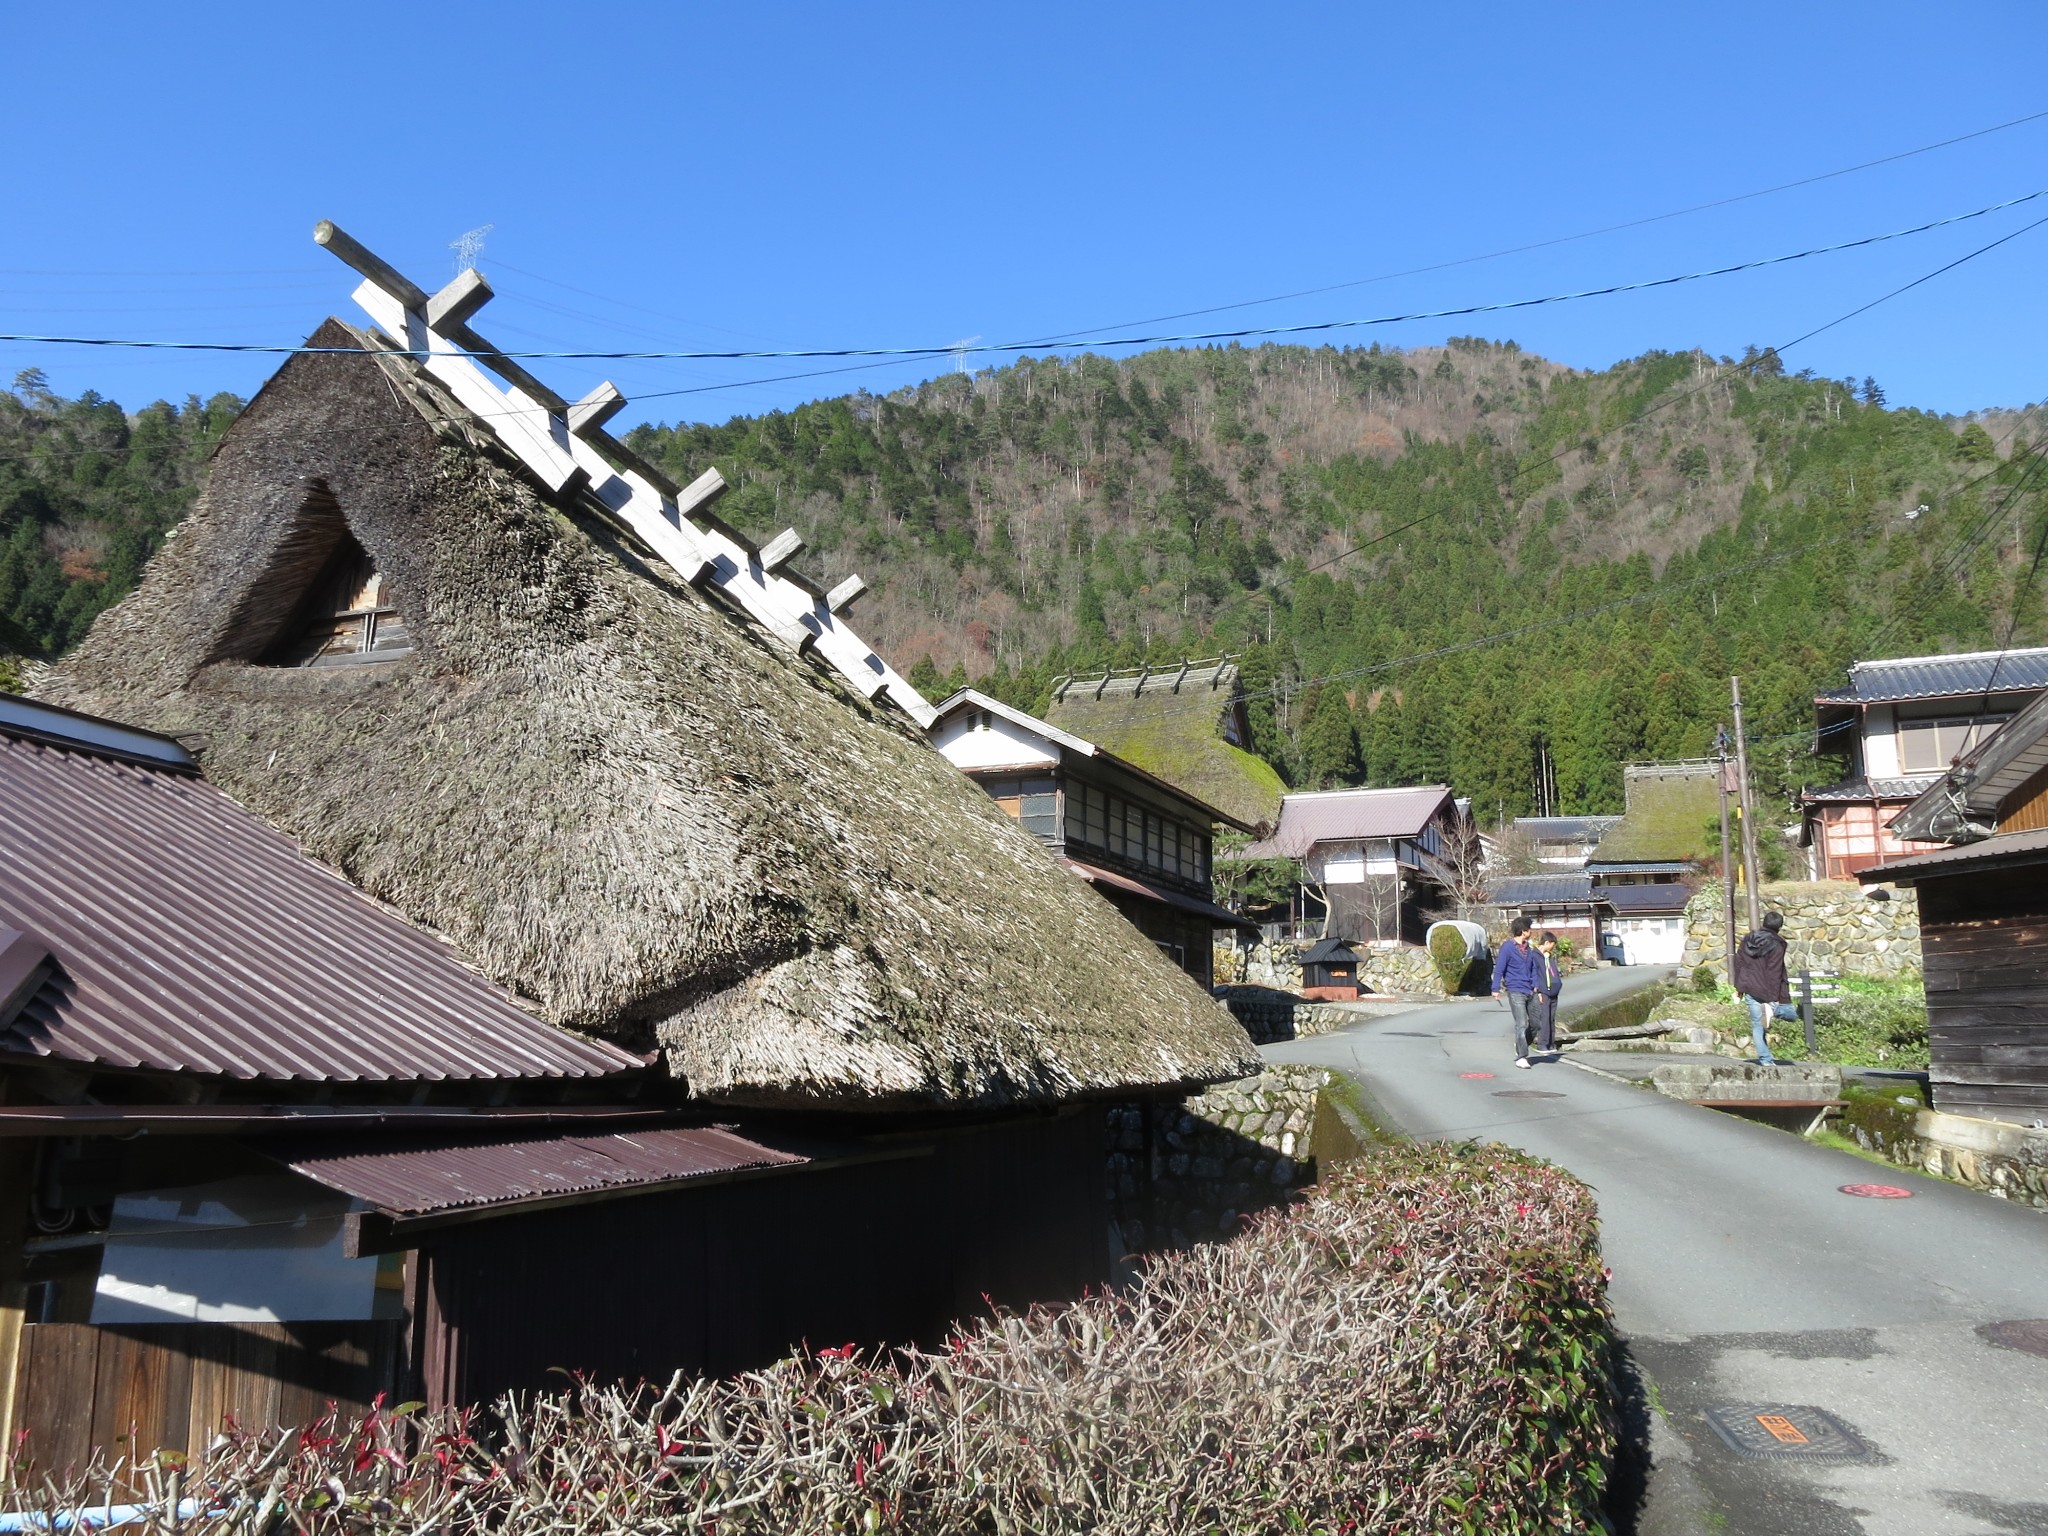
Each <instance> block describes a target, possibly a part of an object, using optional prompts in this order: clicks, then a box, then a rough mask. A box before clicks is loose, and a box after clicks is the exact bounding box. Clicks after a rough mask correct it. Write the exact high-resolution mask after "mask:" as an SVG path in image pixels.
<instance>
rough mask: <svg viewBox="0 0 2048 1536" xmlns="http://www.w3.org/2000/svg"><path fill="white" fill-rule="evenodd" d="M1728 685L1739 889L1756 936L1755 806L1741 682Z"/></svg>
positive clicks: (1760, 912)
mask: <svg viewBox="0 0 2048 1536" xmlns="http://www.w3.org/2000/svg"><path fill="white" fill-rule="evenodd" d="M1728 683H1729V686H1730V688H1731V689H1732V690H1733V692H1734V698H1735V771H1736V773H1737V774H1738V775H1739V777H1738V778H1737V780H1736V783H1735V787H1736V789H1737V791H1738V792H1739V793H1740V794H1741V796H1742V887H1743V892H1744V895H1745V899H1746V902H1747V904H1748V908H1749V931H1750V932H1751V933H1755V932H1756V931H1757V929H1759V928H1761V927H1762V926H1763V923H1764V907H1763V898H1762V895H1761V894H1760V893H1759V892H1758V890H1757V886H1756V881H1757V871H1756V807H1755V806H1754V805H1753V804H1751V802H1750V794H1749V744H1748V742H1747V741H1746V740H1745V739H1744V735H1743V729H1742V679H1741V678H1739V677H1731V678H1729V679H1728ZM1731 962H1732V957H1731Z"/></svg>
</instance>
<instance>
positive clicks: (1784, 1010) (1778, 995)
mask: <svg viewBox="0 0 2048 1536" xmlns="http://www.w3.org/2000/svg"><path fill="white" fill-rule="evenodd" d="M1784 926H1785V918H1784V914H1783V913H1780V912H1766V913H1765V914H1764V925H1763V927H1761V928H1759V929H1758V930H1757V931H1756V932H1755V933H1752V934H1748V935H1746V936H1745V937H1744V938H1743V941H1742V943H1741V944H1740V945H1738V946H1737V948H1736V951H1735V958H1734V960H1733V961H1732V962H1730V964H1729V966H1728V983H1729V985H1730V986H1732V987H1734V988H1735V992H1736V995H1737V996H1739V997H1740V998H1741V999H1742V1001H1743V1005H1744V1006H1745V1007H1747V1008H1748V1009H1749V1036H1750V1039H1751V1040H1752V1041H1753V1042H1754V1043H1755V1045H1756V1059H1757V1062H1758V1064H1759V1065H1761V1066H1766V1067H1775V1066H1776V1065H1777V1064H1778V1058H1777V1057H1775V1056H1773V1055H1772V1054H1771V1042H1770V1040H1769V1038H1768V1037H1767V1035H1766V1033H1765V1031H1766V1029H1767V1028H1768V1026H1769V1022H1770V1020H1772V1019H1774V1018H1776V1019H1796V1018H1798V1017H1799V1010H1798V1009H1797V1008H1794V1007H1793V1006H1792V983H1791V981H1790V979H1789V978H1788V977H1787V976H1786V975H1785V941H1784V939H1783V938H1782V937H1780V935H1779V930H1780V929H1781V928H1783V927H1784Z"/></svg>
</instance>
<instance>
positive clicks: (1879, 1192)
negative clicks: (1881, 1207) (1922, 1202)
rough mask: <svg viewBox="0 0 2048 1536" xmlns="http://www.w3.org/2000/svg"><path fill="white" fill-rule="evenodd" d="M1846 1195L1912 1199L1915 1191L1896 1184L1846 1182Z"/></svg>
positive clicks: (1844, 1191) (1867, 1198)
mask: <svg viewBox="0 0 2048 1536" xmlns="http://www.w3.org/2000/svg"><path fill="white" fill-rule="evenodd" d="M1842 1193H1843V1194H1845V1195H1861V1196H1863V1198H1864V1199H1866V1200H1910V1199H1912V1198H1913V1191H1911V1190H1910V1189H1901V1188H1899V1186H1898V1185H1896V1184H1844V1185H1843V1186H1842Z"/></svg>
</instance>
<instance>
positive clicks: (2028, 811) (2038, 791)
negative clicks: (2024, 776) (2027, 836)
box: [1998, 768, 2048, 832]
mask: <svg viewBox="0 0 2048 1536" xmlns="http://www.w3.org/2000/svg"><path fill="white" fill-rule="evenodd" d="M2043 827H2048V768H2043V769H2042V770H2041V771H2040V772H2039V773H2037V774H2035V775H2034V776H2033V777H2032V778H2031V779H2029V780H2027V782H2026V783H2024V784H2022V785H2021V786H2020V787H2019V788H2018V789H2016V790H2014V791H2013V792H2012V794H2011V795H2009V796H2007V798H2006V802H2005V808H2004V814H2003V815H2001V816H2000V817H1999V818H1998V830H1999V831H2000V832H2038V831H2040V830H2041V829H2042V828H2043Z"/></svg>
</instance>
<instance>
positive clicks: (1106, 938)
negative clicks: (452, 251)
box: [42, 321, 1256, 1107]
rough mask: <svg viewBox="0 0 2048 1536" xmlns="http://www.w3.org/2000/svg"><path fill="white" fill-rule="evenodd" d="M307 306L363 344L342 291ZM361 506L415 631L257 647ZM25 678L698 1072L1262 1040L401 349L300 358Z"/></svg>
mask: <svg viewBox="0 0 2048 1536" xmlns="http://www.w3.org/2000/svg"><path fill="white" fill-rule="evenodd" d="M313 344H314V345H316V346H328V347H342V348H347V347H351V346H359V345H367V343H366V342H365V340H364V338H363V337H362V336H361V335H360V334H359V333H357V332H355V331H353V330H351V329H350V328H349V327H346V326H344V325H342V324H341V323H340V322H339V321H330V322H329V323H328V324H327V325H326V326H325V327H323V328H322V330H321V331H320V332H319V333H318V334H317V335H316V336H315V338H314V340H313ZM344 536H352V537H353V538H354V539H355V540H356V541H357V542H358V543H359V544H360V545H361V546H362V549H363V550H364V551H365V552H366V553H367V555H368V556H369V558H370V559H372V560H374V562H375V565H376V569H377V572H378V574H379V575H380V576H381V578H382V580H383V582H384V588H383V591H384V596H383V599H382V600H383V601H384V602H385V603H387V604H389V605H391V606H393V607H395V608H396V609H397V611H398V613H399V615H401V616H402V618H403V621H404V632H405V633H406V634H407V635H408V636H409V638H410V642H411V644H412V646H413V647H414V649H413V650H412V652H411V654H409V655H404V656H402V657H401V658H400V659H397V660H384V661H378V662H375V663H374V664H368V665H349V666H333V667H312V668H301V667H293V666H280V665H268V664H265V663H266V662H267V661H270V660H272V659H274V658H275V657H277V656H278V655H280V654H282V653H281V652H280V650H279V647H280V646H281V645H282V644H283V643H284V642H286V641H287V640H288V638H289V632H290V631H291V629H292V627H293V626H294V625H295V624H297V623H299V622H300V621H301V617H302V613H303V609H302V606H301V604H302V600H303V598H304V597H305V595H306V593H307V591H308V589H309V587H310V586H312V585H313V584H314V582H315V580H316V576H317V573H318V572H320V571H321V570H323V569H328V568H330V566H329V561H330V557H331V556H332V555H333V554H334V552H335V550H336V549H337V548H340V547H342V546H341V543H340V541H341V540H342V539H343V538H344ZM292 654H299V653H297V652H294V653H292ZM42 692H43V693H44V695H45V696H47V697H50V698H53V699H55V700H57V701H59V702H63V703H68V704H72V705H74V706H77V707H81V708H86V709H91V710H95V711H98V712H100V713H104V714H108V715H112V716H114V717H115V718H117V719H123V720H129V721H133V722H136V723H137V724H142V725H146V726H149V727H151V728H153V729H157V730H161V731H166V732H170V733H176V734H181V735H182V734H185V733H196V735H197V736H198V737H200V738H203V742H204V747H203V751H204V762H205V765H206V769H207V772H208V775H209V777H211V778H212V779H213V780H214V781H215V782H216V783H217V784H219V785H221V786H222V787H223V788H225V789H226V790H228V791H229V792H230V793H231V794H233V795H234V796H236V797H237V798H238V799H240V800H241V801H242V802H243V803H244V804H246V805H248V806H249V807H250V808H251V809H253V810H255V811H257V812H258V813H259V814H261V815H263V816H265V817H267V818H269V819H270V820H272V821H273V822H275V823H276V824H278V825H279V826H281V827H282V828H284V829H285V830H286V831H288V832H289V833H290V834H291V835H292V836H294V837H296V838H298V839H299V840H300V841H301V842H302V843H304V844H305V845H306V847H307V848H308V849H309V851H311V852H313V853H314V854H316V855H317V856H318V857H320V858H323V859H326V860H328V861H329V862H331V863H332V864H334V865H336V866H337V867H339V868H340V869H342V870H343V871H345V872H346V873H347V874H348V875H349V876H350V878H352V879H354V880H355V881H357V882H358V883H359V884H361V885H362V886H363V887H364V888H365V889H366V890H368V891H369V892H370V893H371V894H373V895H375V896H377V897H380V898H382V899H383V900H385V901H388V902H390V903H391V904H393V905H394V906H396V907H397V908H399V909H400V910H401V911H402V912H404V913H406V914H407V915H408V916H410V917H412V918H413V919H414V920H416V921H418V922H421V923H424V924H427V925H430V926H431V927H433V928H435V929H437V930H439V931H440V932H442V933H443V934H445V935H446V936H447V937H448V938H450V939H451V940H452V941H453V942H454V943H455V944H456V945H458V946H459V947H460V948H461V949H462V950H463V951H464V952H466V953H467V954H468V955H469V956H470V957H471V958H472V959H473V960H474V961H475V962H476V963H477V964H478V965H479V966H480V967H481V968H482V969H483V970H485V971H486V972H487V973H489V974H490V975H492V976H493V977H495V978H497V979H498V980H500V981H502V982H504V983H506V984H507V985H509V986H511V987H513V988H515V989H517V990H518V991H520V992H522V993H524V994H526V995H527V996H529V997H531V998H533V999H535V1000H536V1001H537V1002H538V1003H539V1005H540V1006H541V1008H542V1010H543V1011H544V1013H545V1014H546V1015H547V1016H548V1017H549V1018H550V1019H553V1020H555V1021H556V1022H559V1023H562V1024H567V1025H571V1026H575V1027H579V1028H582V1029H586V1030H592V1031H597V1032H600V1033H604V1034H607V1035H610V1036H612V1037H614V1038H618V1039H622V1040H626V1041H628V1042H633V1043H640V1044H645V1043H648V1042H650V1041H658V1042H659V1043H660V1044H661V1045H662V1046H664V1047H665V1048H666V1049H667V1052H668V1057H669V1062H670V1065H671V1066H672V1068H673V1069H674V1070H675V1071H676V1072H677V1073H678V1074H679V1075H680V1076H682V1077H684V1078H686V1079H687V1081H688V1083H689V1086H690V1088H691V1089H692V1091H693V1092H695V1093H697V1094H699V1095H701V1096H703V1097H706V1098H708V1099H712V1100H717V1101H722V1102H729V1103H749V1104H791V1105H795V1104H806V1103H809V1104H815V1103H820V1102H824V1103H833V1104H839V1105H844V1106H848V1107H857V1106H876V1105H913V1104H919V1103H924V1104H947V1103H974V1104H1004V1103H1022V1102H1033V1101H1049V1100H1057V1099H1061V1098H1067V1097H1072V1096H1075V1095H1080V1094H1086V1093H1102V1092H1114V1091H1119V1090H1123V1089H1127V1088H1133V1087H1142V1086H1157V1085H1175V1084H1182V1083H1192V1082H1198V1081H1203V1080H1213V1079H1216V1078H1220V1077H1227V1076H1233V1075H1238V1074H1241V1073H1244V1072H1248V1071H1251V1070H1255V1068H1256V1059H1255V1058H1254V1057H1253V1056H1252V1054H1251V1052H1250V1049H1249V1045H1248V1042H1247V1041H1246V1039H1245V1037H1244V1035H1243V1033H1242V1031H1240V1030H1239V1029H1238V1027H1237V1026H1236V1024H1235V1023H1234V1022H1232V1020H1231V1019H1230V1017H1229V1015H1228V1014H1226V1013H1225V1012H1224V1011H1223V1010H1222V1009H1221V1008H1220V1007H1219V1006H1217V1004H1215V1003H1214V1002H1213V1001H1212V1000H1211V999H1209V998H1208V997H1207V996H1205V995H1204V994H1203V993H1202V992H1201V990H1200V989H1199V988H1197V987H1196V986H1194V985H1193V984H1192V983H1191V982H1190V981H1188V979H1187V978H1186V977H1185V976H1184V975H1183V974H1182V973H1181V972H1180V971H1179V970H1178V969H1177V968H1176V967H1174V966H1172V965H1170V964H1168V963H1167V962H1166V961H1165V960H1163V959H1162V958H1161V957H1160V956H1159V955H1158V953H1157V952H1156V951H1155V950H1154V949H1153V947H1152V946H1151V945H1149V944H1147V943H1146V942H1145V941H1144V940H1143V939H1142V938H1141V937H1140V936H1139V935H1138V934H1137V933H1136V932H1135V931H1134V930H1133V929H1132V928H1131V927H1130V926H1129V925H1128V924H1126V923H1125V922H1123V920H1122V919H1121V918H1119V917H1118V916H1117V915H1116V913H1115V912H1114V911H1113V910H1112V909H1111V908H1110V906H1109V905H1108V904H1107V903H1106V902H1104V901H1102V900H1101V899H1100V898H1098V897H1096V896H1094V895H1093V894H1092V893H1090V892H1088V891H1087V890H1086V889H1084V888H1083V887H1082V886H1081V885H1080V884H1079V883H1078V882H1076V881H1074V880H1072V879H1071V878H1070V877H1068V876H1067V874H1066V873H1065V872H1064V871H1063V870H1061V869H1060V868H1059V867H1058V865H1057V864H1055V863H1054V861H1053V860H1051V859H1050V858H1048V857H1047V856H1046V854H1045V851H1044V850H1043V849H1042V848H1040V847H1039V846H1038V845H1037V843H1036V842H1035V841H1034V840H1033V839H1032V838H1031V837H1030V836H1029V835H1028V834H1026V833H1025V832H1024V831H1023V830H1022V829H1021V828H1019V827H1018V826H1017V825H1016V824H1015V823H1013V822H1012V821H1011V820H1010V819H1009V818H1008V817H1007V816H1005V815H1004V814H1003V813H1002V812H1001V810H999V809H998V808H997V807H995V806H994V805H993V804H991V803H990V802H989V801H988V800H987V799H986V798H985V797H984V796H983V795H982V794H981V792H980V791H978V790H977V789H975V788H974V786H973V785H971V784H970V783H969V782H968V781H967V780H966V779H965V778H963V777H962V776H961V775H960V774H958V773H957V772H956V771H955V770H954V769H953V768H952V767H951V766H950V765H949V764H947V763H946V762H945V760H944V759H942V758H941V757H939V756H938V754H936V753H935V752H933V751H932V750H931V749H930V748H929V747H928V746H927V745H926V744H925V743H924V742H923V740H922V739H920V737H919V735H918V733H916V732H915V731H914V730H913V729H912V728H911V727H910V726H909V725H908V724H906V723H904V722H902V721H900V720H897V719H894V718H891V717H889V716H886V715H884V714H883V713H881V712H880V711H879V710H878V709H877V708H876V707H874V706H871V705H870V704H869V703H867V702H866V701H865V700H863V699H861V698H860V697H859V696H858V695H857V694H856V693H855V692H854V691H853V690H851V689H850V688H848V687H846V686H845V685H843V684H842V683H841V682H840V681H839V679H838V678H837V677H836V675H833V674H830V673H827V672H825V671H823V670H822V669H817V668H812V667H809V666H807V665H804V664H800V663H798V662H796V661H795V660H794V659H793V658H792V657H791V656H790V654H789V653H788V652H787V651H786V650H783V649H780V648H779V647H778V646H777V644H776V643H775V642H772V641H770V640H769V639H767V638H766V637H764V636H763V635H762V633H761V631H760V630H758V629H757V628H755V627H753V626H751V625H749V624H748V623H746V622H745V621H744V620H742V619H740V618H739V617H737V616H736V615H734V614H732V613H731V612H729V611H727V610H725V609H723V608H719V607H714V606H713V605H712V604H711V603H710V602H709V601H708V600H706V599H705V598H704V597H703V596H702V595H700V594H699V593H698V592H697V591H696V590H694V589H692V588H691V587H689V586H687V585H685V584H683V583H681V582H680V581H677V580H675V579H674V578H673V576H672V575H671V574H670V573H669V572H668V570H667V568H666V567H665V566H661V565H659V564H658V563H657V562H653V561H651V560H646V559H643V558H642V556H641V554H640V553H639V551H638V549H637V547H636V546H634V545H633V544H632V543H631V541H630V540H629V539H628V538H627V537H626V536H624V535H623V534H620V533H618V532H616V531H615V530H614V529H613V528H612V527H611V526H610V525H609V524H608V523H607V522H605V521H604V520H603V519H602V518H601V516H600V515H599V514H598V512H597V509H596V508H595V506H594V504H591V503H575V502H573V501H565V502H563V503H561V504H555V503H551V502H550V501H549V500H548V499H546V498H545V497H544V496H543V495H542V494H541V493H540V492H539V491H538V490H537V489H536V488H535V484H534V482H533V481H532V480H531V479H530V478H529V477H528V476H527V474H526V473H525V472H524V471H523V470H521V469H519V468H518V467H517V466H516V465H515V464H514V463H513V462H512V461H510V460H509V459H508V458H506V457H505V456H503V454H502V453H501V452H500V451H499V450H498V449H496V448H495V447H494V446H493V444H492V443H491V442H490V441H488V434H487V433H485V432H483V431H482V430H480V429H479V427H478V425H477V423H476V422H475V421H474V420H473V419H470V418H468V417H467V416H466V415H465V413H464V412H463V411H462V410H461V409H460V408H459V407H457V406H455V405H454V404H453V402H452V401H450V400H449V399H448V398H447V397H446V396H445V395H442V394H441V393H440V392H439V391H438V390H437V389H436V388H435V387H434V386H433V385H432V384H431V383H430V381H428V380H427V379H425V377H424V376H423V375H422V374H421V373H420V372H419V371H418V370H417V369H416V368H414V367H413V366H412V365H411V364H409V363H406V362H403V361H401V360H398V359H395V358H392V357H390V356H388V355H379V356H370V355H366V354H365V353H363V352H352V351H350V352H340V353H329V354H319V355H303V356H299V357H297V358H294V359H293V360H292V361H291V362H290V363H288V364H287V365H286V366H285V368H284V369H283V370H282V371H281V372H280V373H279V374H278V375H277V377H275V378H274V379H273V380H272V381H271V382H270V384H269V385H267V386H266V387H265V388H264V390H263V391H262V393H261V394H259V395H258V396H257V398H256V400H255V401H254V402H252V404H251V405H250V407H249V409H248V411H247V412H245V413H244V415H243V416H242V418H241V420H240V421H239V422H238V423H237V424H236V426H235V427H234V429H233V430H232V431H231V432H230V433H229V435H228V437H227V438H226V440H225V441H224V442H223V443H222V445H221V448H220V450H219V453H218V455H217V457H216V459H215V462H214V467H213V472H212V478H211V482H210V484H209V486H208V489H207V492H206V494H205V496H204V497H203V498H202V499H201V501H200V503H199V505H198V506H197V507H196V508H195V509H194V511H193V513H192V515H191V516H190V517H189V518H188V519H187V520H186V521H185V523H184V524H183V525H182V527H181V528H180V529H179V530H178V532H177V534H176V535H175V537H174V538H173V539H172V540H171V541H170V543H169V544H167V545H166V547H165V548H164V550H163V551H162V553H160V554H159V555H158V556H157V558H156V560H155V561H154V562H153V564H152V566H151V568H150V570H149V572H148V574H147V576H146V578H145V580H144V582H143V584H142V587H141V588H140V589H139V590H138V591H137V592H136V593H135V594H134V595H133V596H131V597H129V598H128V599H127V600H126V601H125V602H123V603H122V604H120V605H119V606H118V607H116V608H114V609H112V610H110V611H109V612H108V613H106V614H104V615H103V616H102V617H101V618H100V619H99V621H98V622H97V623H96V624H95V626H94V627H93V630H92V633H91V634H90V635H89V636H88V637H87V639H86V641H85V643H84V644H83V645H82V646H81V647H80V648H79V650H78V651H77V652H76V653H75V654H74V655H73V657H72V658H71V659H70V660H69V661H67V662H66V663H65V665H64V666H63V667H62V668H61V669H60V670H59V671H58V672H57V673H56V674H55V675H54V676H53V678H52V679H51V680H50V681H49V682H48V683H47V684H46V685H45V687H44V688H43V690H42ZM363 980H364V984H365V985H366V986H374V985H375V984H376V978H375V977H365V978H364V979H363Z"/></svg>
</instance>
